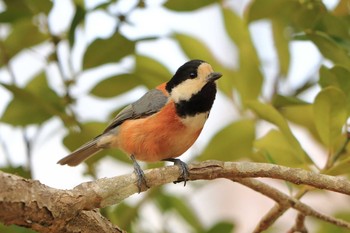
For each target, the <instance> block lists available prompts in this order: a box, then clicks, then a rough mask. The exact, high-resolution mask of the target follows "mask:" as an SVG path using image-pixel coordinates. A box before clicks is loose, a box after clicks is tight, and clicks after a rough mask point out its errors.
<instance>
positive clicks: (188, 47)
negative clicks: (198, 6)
mask: <svg viewBox="0 0 350 233" xmlns="http://www.w3.org/2000/svg"><path fill="white" fill-rule="evenodd" d="M174 38H175V39H176V40H177V42H178V43H179V44H180V47H181V49H182V50H183V51H184V53H185V54H186V56H187V57H188V58H190V59H201V60H204V61H206V62H208V63H209V64H211V66H212V67H213V69H214V70H215V71H217V72H220V73H222V75H223V78H221V79H219V87H220V89H221V90H222V91H224V93H225V94H226V95H227V96H229V97H231V96H232V88H233V77H235V76H236V72H235V71H234V70H232V69H231V68H226V67H224V66H223V65H221V64H220V63H219V62H218V61H217V60H216V58H215V57H214V56H213V54H212V53H211V51H210V50H209V48H208V47H207V46H206V45H205V44H204V43H203V42H202V41H200V40H198V39H196V38H194V37H191V36H189V35H186V34H179V33H176V34H174Z"/></svg>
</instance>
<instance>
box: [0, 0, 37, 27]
mask: <svg viewBox="0 0 350 233" xmlns="http://www.w3.org/2000/svg"><path fill="white" fill-rule="evenodd" d="M3 2H4V3H5V5H6V10H5V11H3V12H1V13H0V22H4V23H13V22H14V21H16V20H19V19H23V18H28V17H32V12H31V11H30V9H29V8H28V5H27V4H26V2H25V1H23V0H4V1H3Z"/></svg>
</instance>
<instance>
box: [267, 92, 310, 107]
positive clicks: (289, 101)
mask: <svg viewBox="0 0 350 233" xmlns="http://www.w3.org/2000/svg"><path fill="white" fill-rule="evenodd" d="M272 104H273V106H274V107H275V108H277V109H279V108H282V107H285V106H291V105H303V104H308V103H307V102H305V101H303V100H301V99H299V98H297V97H294V96H283V95H275V96H274V98H273V100H272Z"/></svg>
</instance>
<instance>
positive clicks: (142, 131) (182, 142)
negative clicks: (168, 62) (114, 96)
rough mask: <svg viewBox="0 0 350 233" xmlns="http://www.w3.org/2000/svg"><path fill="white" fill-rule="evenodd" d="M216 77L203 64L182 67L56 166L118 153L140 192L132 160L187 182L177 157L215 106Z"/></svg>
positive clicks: (138, 171)
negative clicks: (159, 165) (162, 166)
mask: <svg viewBox="0 0 350 233" xmlns="http://www.w3.org/2000/svg"><path fill="white" fill-rule="evenodd" d="M221 76H222V75H221V73H217V72H214V71H213V69H212V67H211V66H210V65H209V64H208V63H206V62H205V61H202V60H192V61H189V62H186V63H185V64H184V65H182V66H181V67H180V68H179V69H178V70H177V71H176V73H175V75H174V76H173V77H172V78H171V79H170V81H169V82H167V83H163V84H161V85H159V86H157V87H156V88H155V89H153V90H150V91H148V92H147V93H146V94H145V95H143V96H142V97H141V98H140V99H139V100H137V101H136V102H134V103H132V104H130V105H128V106H127V107H125V108H124V109H123V110H122V111H121V112H120V113H119V114H118V115H117V116H116V117H115V118H114V119H113V120H112V122H111V123H110V124H109V125H108V126H107V128H106V129H105V130H104V131H103V132H102V134H100V135H99V136H97V137H95V138H94V139H92V140H91V141H89V142H87V143H86V144H84V145H82V146H81V147H80V148H78V149H77V150H75V151H73V152H72V153H71V154H69V155H68V156H67V157H65V158H63V159H61V160H60V161H58V163H59V164H61V165H64V164H68V165H70V166H76V165H78V164H79V163H81V162H82V161H84V160H85V159H87V158H88V157H89V156H92V155H94V154H95V153H97V152H98V151H100V150H103V149H107V148H119V149H121V150H122V151H124V152H125V153H127V154H128V155H130V158H131V159H132V161H133V164H134V172H135V174H136V175H137V177H138V184H137V185H138V189H139V192H140V191H141V186H142V184H144V185H145V186H146V187H148V186H147V183H146V180H145V176H144V173H143V171H142V169H141V168H140V166H139V165H138V163H137V162H136V160H140V161H145V162H155V161H171V162H174V164H175V165H177V166H179V168H180V171H181V175H180V178H181V179H183V180H184V181H185V182H186V180H187V179H188V176H189V172H188V167H187V165H186V163H184V162H182V161H181V160H179V159H176V157H178V156H180V155H182V154H183V153H184V152H185V151H186V150H187V149H188V148H190V147H191V146H192V145H193V143H194V142H195V141H196V139H197V138H198V136H199V134H200V132H201V131H202V128H203V126H204V124H205V121H206V120H207V118H208V116H209V112H210V109H211V107H212V105H213V103H214V100H215V95H216V83H215V80H217V79H219V78H220V77H221ZM185 184H186V183H185Z"/></svg>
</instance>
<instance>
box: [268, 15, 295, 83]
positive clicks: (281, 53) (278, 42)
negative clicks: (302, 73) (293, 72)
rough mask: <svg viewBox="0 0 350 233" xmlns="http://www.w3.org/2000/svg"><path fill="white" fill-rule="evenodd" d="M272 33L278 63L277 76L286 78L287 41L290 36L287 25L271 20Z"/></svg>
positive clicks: (287, 63)
mask: <svg viewBox="0 0 350 233" xmlns="http://www.w3.org/2000/svg"><path fill="white" fill-rule="evenodd" d="M272 33H273V39H274V42H275V48H276V51H277V57H278V62H279V74H280V75H282V76H283V77H286V76H287V75H288V70H289V63H290V52H289V41H290V38H291V35H290V33H288V30H287V25H285V24H284V23H283V22H282V21H281V20H272Z"/></svg>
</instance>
